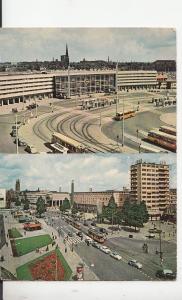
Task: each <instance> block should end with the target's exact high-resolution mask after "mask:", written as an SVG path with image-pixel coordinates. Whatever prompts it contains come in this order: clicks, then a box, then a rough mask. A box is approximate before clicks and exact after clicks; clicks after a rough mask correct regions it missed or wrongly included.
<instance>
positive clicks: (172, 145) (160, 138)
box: [145, 130, 176, 152]
mask: <svg viewBox="0 0 182 300" xmlns="http://www.w3.org/2000/svg"><path fill="white" fill-rule="evenodd" d="M145 140H146V141H148V142H151V143H153V144H155V145H158V146H161V147H162V148H165V149H167V150H170V151H172V152H176V136H174V135H170V134H167V133H165V132H161V131H158V130H151V131H149V132H148V136H147V137H146V138H145Z"/></svg>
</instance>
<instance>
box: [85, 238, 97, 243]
mask: <svg viewBox="0 0 182 300" xmlns="http://www.w3.org/2000/svg"><path fill="white" fill-rule="evenodd" d="M85 243H87V244H89V245H90V244H93V243H95V242H94V241H93V240H92V239H91V238H89V237H87V238H86V239H85Z"/></svg>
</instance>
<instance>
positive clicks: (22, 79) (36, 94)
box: [0, 68, 157, 106]
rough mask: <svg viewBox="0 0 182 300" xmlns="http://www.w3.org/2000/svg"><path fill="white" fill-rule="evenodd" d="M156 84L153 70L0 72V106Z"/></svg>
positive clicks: (148, 86)
mask: <svg viewBox="0 0 182 300" xmlns="http://www.w3.org/2000/svg"><path fill="white" fill-rule="evenodd" d="M116 73H117V74H116ZM116 86H117V87H118V90H119V91H122V90H136V89H149V88H156V87H157V72H156V71H118V72H116V70H88V71H87V70H80V71H77V70H70V69H69V68H68V70H63V71H55V72H50V73H46V74H45V72H43V73H21V74H20V73H11V74H10V73H9V74H7V73H4V72H3V73H0V106H2V105H10V104H14V103H20V102H23V103H24V102H26V101H27V100H35V101H36V100H37V99H39V100H41V99H43V98H52V97H55V98H70V97H72V96H79V95H82V94H84V95H88V94H93V93H101V92H114V91H116Z"/></svg>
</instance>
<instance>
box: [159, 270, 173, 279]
mask: <svg viewBox="0 0 182 300" xmlns="http://www.w3.org/2000/svg"><path fill="white" fill-rule="evenodd" d="M155 276H156V277H158V278H162V279H168V280H174V279H175V278H176V274H175V273H174V272H173V271H171V270H168V269H164V270H158V271H157V272H156V274H155Z"/></svg>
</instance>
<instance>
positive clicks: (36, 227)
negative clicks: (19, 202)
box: [23, 223, 42, 231]
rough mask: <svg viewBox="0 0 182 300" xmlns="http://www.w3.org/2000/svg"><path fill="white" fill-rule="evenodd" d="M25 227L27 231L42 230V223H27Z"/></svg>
mask: <svg viewBox="0 0 182 300" xmlns="http://www.w3.org/2000/svg"><path fill="white" fill-rule="evenodd" d="M23 228H24V230H27V231H33V230H40V229H42V225H41V224H40V223H25V224H24V226H23Z"/></svg>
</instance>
